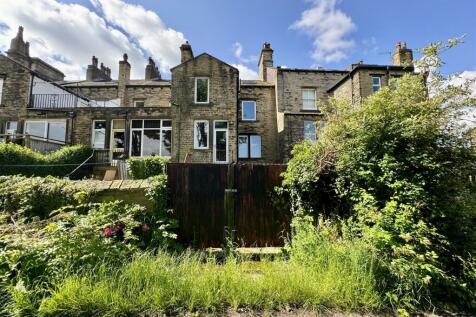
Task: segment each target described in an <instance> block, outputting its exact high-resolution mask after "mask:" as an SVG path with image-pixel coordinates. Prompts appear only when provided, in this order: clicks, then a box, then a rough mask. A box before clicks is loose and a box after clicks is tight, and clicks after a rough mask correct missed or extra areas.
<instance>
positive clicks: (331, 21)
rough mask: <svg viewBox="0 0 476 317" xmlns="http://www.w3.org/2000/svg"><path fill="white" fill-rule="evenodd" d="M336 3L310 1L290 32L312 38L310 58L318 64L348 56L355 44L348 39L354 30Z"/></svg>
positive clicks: (336, 60)
mask: <svg viewBox="0 0 476 317" xmlns="http://www.w3.org/2000/svg"><path fill="white" fill-rule="evenodd" d="M337 3H338V0H313V1H312V4H313V6H312V7H311V8H310V9H308V10H306V11H304V12H303V13H302V14H301V18H300V19H299V20H297V21H296V22H294V23H293V24H292V25H291V27H290V28H291V29H295V30H301V31H304V32H305V33H306V34H307V35H308V36H310V37H311V38H312V39H313V46H314V49H313V52H312V58H313V59H314V60H316V61H317V62H324V63H331V62H338V61H340V60H342V59H344V58H346V57H347V51H348V50H349V49H350V48H352V47H353V46H354V44H355V43H354V41H353V40H352V39H348V38H347V36H348V35H349V34H350V33H351V32H352V31H354V30H355V29H356V26H355V24H354V23H353V22H352V19H351V18H350V17H349V16H348V15H346V14H345V13H344V12H342V11H341V10H339V9H337V8H336V6H337Z"/></svg>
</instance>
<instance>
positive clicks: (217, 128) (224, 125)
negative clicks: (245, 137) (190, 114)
mask: <svg viewBox="0 0 476 317" xmlns="http://www.w3.org/2000/svg"><path fill="white" fill-rule="evenodd" d="M213 127H214V129H213V163H228V122H227V121H214V122H213Z"/></svg>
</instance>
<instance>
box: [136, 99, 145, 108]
mask: <svg viewBox="0 0 476 317" xmlns="http://www.w3.org/2000/svg"><path fill="white" fill-rule="evenodd" d="M144 106H145V100H134V107H136V108H144Z"/></svg>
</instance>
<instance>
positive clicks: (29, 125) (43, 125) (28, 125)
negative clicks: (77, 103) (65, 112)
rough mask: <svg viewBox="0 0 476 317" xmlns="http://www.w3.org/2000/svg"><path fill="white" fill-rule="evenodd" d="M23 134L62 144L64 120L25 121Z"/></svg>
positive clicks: (64, 129) (64, 130)
mask: <svg viewBox="0 0 476 317" xmlns="http://www.w3.org/2000/svg"><path fill="white" fill-rule="evenodd" d="M25 132H26V133H27V134H29V135H31V136H33V137H38V138H43V139H48V140H50V141H55V142H61V143H64V142H65V141H66V120H62V121H26V122H25Z"/></svg>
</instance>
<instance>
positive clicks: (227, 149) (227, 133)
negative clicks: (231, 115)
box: [213, 120, 230, 164]
mask: <svg viewBox="0 0 476 317" xmlns="http://www.w3.org/2000/svg"><path fill="white" fill-rule="evenodd" d="M217 122H226V129H225V128H216V127H215V126H216V123H217ZM228 127H229V124H228V121H227V120H213V163H216V164H228V162H229V161H230V158H229V155H230V150H229V148H228V146H229V140H228V138H229V132H228ZM218 131H225V132H226V161H217V160H216V149H217V148H216V145H217V135H216V132H218Z"/></svg>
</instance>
